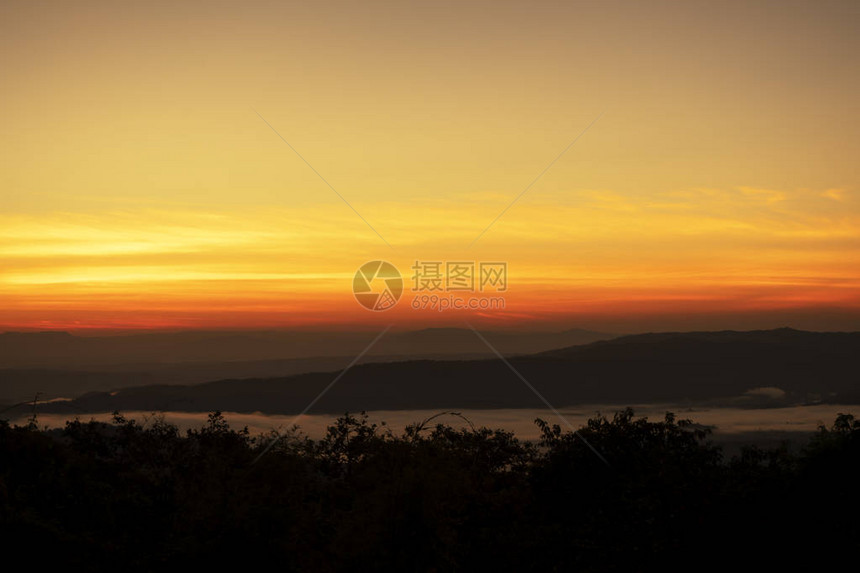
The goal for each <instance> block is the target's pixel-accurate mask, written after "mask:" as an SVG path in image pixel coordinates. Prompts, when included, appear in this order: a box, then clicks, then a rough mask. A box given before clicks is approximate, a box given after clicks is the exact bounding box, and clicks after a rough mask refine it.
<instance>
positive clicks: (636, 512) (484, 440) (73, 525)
mask: <svg viewBox="0 0 860 573" xmlns="http://www.w3.org/2000/svg"><path fill="white" fill-rule="evenodd" d="M538 423H539V424H540V425H541V426H542V429H543V440H542V442H541V443H540V444H528V443H523V442H520V441H518V440H516V439H515V438H514V437H513V436H512V435H511V434H509V433H506V432H502V431H493V430H488V429H477V430H474V431H468V430H454V429H451V428H449V427H446V426H441V425H439V426H433V425H432V422H431V423H428V424H425V425H424V426H423V427H422V426H413V427H410V428H408V429H407V430H406V432H405V433H404V434H402V435H393V434H391V433H390V432H389V431H388V430H387V429H386V428H385V426H374V425H370V424H368V423H367V422H366V421H365V420H364V419H363V418H362V417H358V418H356V417H352V416H345V417H343V418H341V419H339V420H338V422H337V423H336V425H334V426H332V427H331V428H330V429H329V432H328V435H327V437H326V438H324V439H323V440H319V441H310V440H306V439H299V438H297V437H295V436H289V437H286V438H284V439H282V440H280V441H279V442H278V444H277V445H276V446H275V447H274V448H272V449H271V450H269V451H268V452H267V453H266V454H265V455H263V456H262V457H261V458H260V459H259V461H257V462H256V463H255V461H254V460H255V458H256V457H257V456H258V454H259V453H260V452H261V451H262V450H263V448H264V447H265V444H266V441H267V440H263V439H259V438H258V439H254V438H252V437H251V436H249V435H248V433H247V431H235V430H232V429H230V428H229V427H228V426H227V425H226V423H225V422H224V421H223V419H222V418H221V417H220V415H219V414H213V415H212V416H210V422H209V424H208V425H207V426H206V427H204V428H202V429H200V430H198V431H191V432H188V433H187V434H186V435H181V434H180V433H179V431H178V430H177V429H176V428H175V427H173V426H170V425H168V424H166V423H164V422H158V421H155V422H152V421H150V422H149V423H148V424H146V425H145V426H141V425H140V424H138V423H136V422H134V421H129V420H125V419H123V418H122V417H120V416H117V417H116V420H115V423H114V424H110V425H108V424H101V423H96V422H90V423H80V422H75V423H69V424H68V425H67V426H66V428H65V429H63V430H53V431H40V430H37V429H36V428H35V427H32V426H31V427H11V426H9V425H8V424H6V423H2V422H0V530H2V531H0V535H2V540H3V546H4V548H5V551H4V554H5V555H6V557H7V558H8V557H9V556H10V555H11V554H17V555H19V556H21V557H23V558H25V560H26V561H27V562H28V563H30V564H31V565H34V566H36V567H37V569H42V568H44V567H46V566H48V565H57V566H61V567H64V568H66V569H68V570H108V569H111V570H132V571H155V570H165V569H167V570H173V569H178V568H180V567H187V568H192V569H191V570H200V569H202V568H203V567H217V568H219V569H221V568H223V567H225V566H227V565H228V564H241V565H243V566H244V567H252V566H256V565H270V566H274V567H276V569H277V570H278V571H323V572H324V571H342V570H349V571H371V570H385V571H622V570H623V571H643V570H658V569H659V570H676V569H685V570H692V571H701V570H716V569H725V568H733V569H738V568H740V570H762V571H765V570H776V569H779V568H781V569H782V570H784V571H796V570H822V569H824V568H826V566H827V564H828V563H838V562H840V561H842V562H843V563H845V564H852V563H853V565H850V566H851V567H853V566H854V565H856V559H857V555H858V549H860V522H858V504H860V494H858V491H860V489H858V477H860V471H858V470H860V423H858V422H857V421H854V420H853V418H852V417H850V416H840V417H839V418H838V419H837V420H836V422H835V423H834V425H833V426H832V427H831V428H829V429H824V428H822V429H821V430H820V431H819V432H818V433H817V434H816V435H815V436H812V437H811V438H810V441H809V444H808V445H807V447H806V448H804V449H803V450H802V451H801V452H800V453H792V452H790V451H789V450H787V449H777V450H769V451H762V450H758V449H747V450H745V451H744V452H743V453H742V454H741V455H740V456H736V457H733V458H732V459H723V454H722V452H721V450H720V449H719V448H718V447H716V446H714V445H712V444H711V443H710V442H709V441H708V435H707V432H705V431H703V430H701V429H699V428H698V427H697V426H695V425H693V424H691V423H689V422H686V421H677V420H675V419H674V418H673V417H672V416H671V415H667V417H666V419H665V420H663V421H660V422H649V421H646V420H644V419H635V418H634V416H633V413H632V411H629V410H628V411H625V412H621V413H619V414H616V416H615V417H614V419H612V420H608V419H605V418H597V419H594V420H591V421H590V423H589V425H588V427H586V428H583V429H582V430H581V434H582V436H584V437H585V438H586V439H587V440H588V442H589V443H591V444H592V445H593V446H595V448H597V449H598V450H599V452H600V453H601V454H602V455H603V456H604V457H605V458H606V460H607V461H608V464H609V465H608V466H607V465H606V464H604V462H603V461H601V460H600V458H599V457H598V456H597V455H596V454H595V453H594V452H592V451H591V450H590V449H589V448H588V447H587V446H586V445H585V443H584V442H583V441H582V440H580V439H578V438H577V437H576V436H575V435H574V434H571V433H567V432H561V431H560V430H559V428H557V427H552V426H548V425H546V424H543V423H542V422H538ZM841 558H845V559H848V561H843V560H842V559H841Z"/></svg>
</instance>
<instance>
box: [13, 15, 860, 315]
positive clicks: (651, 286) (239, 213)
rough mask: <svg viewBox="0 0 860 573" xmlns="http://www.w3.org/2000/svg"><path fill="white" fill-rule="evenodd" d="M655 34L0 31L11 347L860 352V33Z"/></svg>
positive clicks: (398, 18)
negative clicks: (337, 345)
mask: <svg viewBox="0 0 860 573" xmlns="http://www.w3.org/2000/svg"><path fill="white" fill-rule="evenodd" d="M643 4H644V3H638V2H606V3H598V4H594V3H587V4H586V3H576V2H543V3H541V2H537V3H534V2H530V3H525V2H492V3H490V2H485V3H480V2H478V3H446V2H433V3H414V4H409V5H408V6H407V4H406V3H380V2H371V3H361V4H360V5H359V4H357V3H333V4H326V6H325V7H322V6H314V5H307V6H289V5H287V4H286V3H283V2H247V3H242V4H241V5H235V4H232V3H222V2H214V3H213V2H207V3H203V2H171V3H167V2H152V3H148V4H146V5H145V6H137V7H132V6H131V5H123V6H118V5H115V3H108V2H86V3H82V4H78V5H76V6H72V5H70V4H67V3H62V2H55V3H50V2H48V3H38V4H37V3H31V2H5V3H3V5H2V7H0V66H2V69H3V70H4V73H3V77H2V79H0V82H2V84H3V90H2V91H0V103H2V106H0V114H2V118H0V119H2V121H0V130H2V132H3V137H2V140H0V147H2V149H0V154H2V157H3V162H2V164H0V263H2V266H0V297H2V298H0V300H2V304H0V329H10V330H11V329H32V328H38V329H47V328H63V329H100V328H173V327H183V328H185V327H188V328H208V327H241V328H245V327H300V328H308V327H313V328H335V327H349V328H376V327H378V326H379V325H382V324H388V323H391V322H393V323H395V324H397V325H398V326H399V327H402V328H407V327H408V328H414V327H422V326H428V325H437V324H461V323H462V320H463V319H464V318H467V319H469V320H470V321H471V322H473V323H476V324H480V325H485V326H488V327H489V326H493V327H499V328H520V327H522V328H528V327H540V328H554V327H573V326H580V327H588V328H594V329H604V330H615V331H639V330H650V329H663V328H754V327H771V326H780V325H784V324H790V325H793V326H797V327H804V328H816V329H828V328H834V329H857V328H860V297H858V294H860V291H858V286H860V264H858V263H860V197H858V171H857V168H856V160H857V157H858V156H860V135H858V134H860V131H858V127H860V109H858V104H857V98H856V94H857V93H858V88H860V72H858V70H860V66H858V54H860V40H858V36H857V34H856V29H857V24H860V6H858V4H857V3H856V2H790V3H785V2H743V3H741V2H737V3H734V2H728V3H725V2H723V3H715V2H709V3H705V2H683V3H681V2H658V3H653V4H652V3H648V7H647V8H646V7H644V6H643ZM254 110H256V112H259V114H260V115H262V116H263V117H264V118H265V119H266V121H268V122H269V123H271V125H272V126H273V127H274V128H275V129H277V131H278V132H279V133H280V134H281V135H282V136H283V137H284V138H285V139H286V140H287V141H289V142H290V144H291V145H293V146H294V147H295V148H296V149H297V150H298V151H299V152H300V153H301V154H302V156H303V157H304V158H305V159H306V160H307V161H308V162H309V163H310V164H311V165H312V166H313V167H314V169H316V170H317V171H318V172H319V173H320V174H321V175H322V176H323V177H324V178H325V179H326V180H327V181H328V182H329V183H330V184H331V185H332V186H333V187H334V188H335V189H337V190H338V192H340V193H341V194H342V195H343V197H344V198H345V199H346V200H347V201H348V202H349V203H350V204H351V205H352V206H353V207H354V208H355V209H356V210H357V211H358V212H359V213H361V214H362V216H364V217H365V218H366V219H367V221H368V222H369V223H370V224H371V225H372V226H373V227H374V228H375V229H376V230H377V231H378V232H379V233H380V234H381V235H382V236H383V237H384V238H385V240H386V241H387V242H388V243H390V245H391V248H390V247H389V246H388V245H386V244H385V242H383V241H382V240H381V239H380V238H379V237H378V236H377V235H376V234H375V233H374V232H373V231H372V230H371V229H370V228H369V227H368V225H367V224H366V223H365V222H364V221H362V220H361V218H359V217H358V216H357V215H356V213H355V212H353V211H352V210H351V209H350V208H349V207H348V206H347V205H346V204H345V203H344V202H343V201H341V199H339V198H338V197H337V195H336V194H335V193H334V192H333V191H332V190H331V189H330V188H329V187H328V186H327V185H326V183H325V182H323V181H322V180H320V178H319V177H318V176H317V175H316V174H315V173H314V171H313V170H312V169H311V168H310V167H308V165H307V164H305V163H304V162H303V161H302V160H301V159H300V158H299V157H297V156H296V155H295V154H294V153H293V151H291V150H290V148H289V147H288V146H287V145H286V144H285V143H284V142H283V141H282V140H281V139H279V137H278V135H276V134H275V133H274V132H273V131H272V130H271V129H270V128H269V127H268V126H267V125H266V124H265V123H264V122H263V121H262V120H261V119H260V117H258V115H257V113H255V111H254ZM604 112H605V113H604ZM601 113H604V115H603V116H601V117H600V119H599V121H597V122H596V123H595V124H594V125H593V127H592V128H591V129H590V130H589V131H588V132H587V133H585V134H584V135H583V136H582V138H581V139H580V140H578V141H577V142H576V144H575V145H574V146H573V147H571V148H570V150H569V151H568V152H567V153H566V154H565V155H563V156H562V157H561V158H560V159H559V160H558V161H557V162H556V163H554V164H553V165H552V167H551V168H550V169H549V170H547V171H546V173H545V174H544V175H543V176H541V177H540V179H539V180H538V181H537V182H536V183H535V184H534V185H533V186H532V187H531V188H529V190H528V192H527V193H526V194H525V195H523V196H522V198H521V199H520V200H519V201H518V202H517V203H516V204H515V205H514V206H513V207H511V208H510V209H509V210H508V211H507V212H506V213H505V214H504V215H503V216H502V217H501V218H500V219H499V220H498V221H497V222H496V223H495V224H494V225H493V226H492V227H491V228H490V230H489V231H487V233H486V234H485V235H484V236H483V237H481V239H480V240H479V241H478V242H477V243H476V244H475V245H474V246H473V247H471V248H470V247H469V244H470V243H471V242H472V241H473V240H474V239H475V237H476V236H477V235H478V234H479V233H480V232H481V231H482V230H483V229H484V228H485V227H486V226H487V225H488V224H490V222H491V221H493V219H494V218H495V217H496V216H497V215H498V214H499V213H500V212H501V211H502V210H503V209H505V208H506V207H507V206H508V205H509V204H510V203H511V201H513V200H514V198H515V197H517V195H518V194H519V193H521V192H522V191H523V190H524V189H525V188H526V187H527V186H528V185H529V183H531V182H532V181H533V180H534V179H535V178H536V177H538V175H539V174H540V173H541V172H542V171H543V170H544V168H546V167H547V165H548V164H550V162H551V161H552V160H553V159H554V158H556V156H557V155H558V154H559V153H560V152H561V151H562V150H563V149H564V148H565V147H566V146H567V145H568V144H569V143H570V142H571V141H572V140H573V139H574V138H575V137H576V136H577V135H578V134H580V133H581V132H582V131H583V129H585V128H586V126H588V125H589V124H590V123H591V122H592V121H593V120H594V119H595V118H596V117H598V116H600V114H601ZM375 259H386V260H389V261H391V262H392V263H394V264H395V265H396V266H397V267H398V268H400V270H401V272H403V273H404V275H407V277H406V278H407V281H406V282H407V284H408V283H409V282H410V281H409V277H408V274H409V273H410V270H409V268H410V267H411V265H412V264H413V262H414V261H415V260H416V259H420V260H429V261H433V260H439V261H446V260H476V261H506V262H507V263H508V268H509V289H508V291H507V292H506V293H505V294H504V296H505V302H506V308H505V310H503V311H497V310H496V311H491V312H490V311H488V312H481V313H476V312H466V311H459V312H448V313H438V312H430V311H414V310H412V309H411V308H409V301H410V299H411V296H412V293H411V292H409V291H408V289H407V292H406V294H405V295H404V298H403V299H402V300H401V301H400V303H399V304H398V306H397V307H395V308H394V309H393V310H390V311H386V312H382V313H372V312H369V311H366V310H365V309H363V308H362V307H361V306H359V305H358V304H357V303H356V301H355V300H354V299H353V296H352V292H351V283H352V276H353V273H354V272H355V270H356V269H357V268H358V267H359V266H360V265H361V264H362V263H364V262H365V261H368V260H375Z"/></svg>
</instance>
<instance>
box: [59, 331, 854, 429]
mask: <svg viewBox="0 0 860 573" xmlns="http://www.w3.org/2000/svg"><path fill="white" fill-rule="evenodd" d="M858 357H860V333H817V332H804V331H797V330H791V329H777V330H769V331H752V332H734V331H725V332H689V333H659V334H644V335H634V336H625V337H622V338H618V339H615V340H612V341H606V342H595V343H592V344H588V345H584V346H578V347H571V348H566V349H562V350H556V351H551V352H544V353H541V354H536V355H530V356H520V357H514V358H511V359H510V362H511V363H512V364H513V365H514V366H515V367H516V368H517V370H519V371H520V372H521V373H522V374H523V375H524V376H525V377H526V378H527V379H528V380H529V381H530V382H531V383H533V384H534V385H535V386H536V387H538V388H539V390H540V391H541V392H542V393H543V394H544V395H545V396H546V397H547V399H549V400H550V402H552V403H553V404H554V405H556V406H558V407H561V406H569V405H576V404H594V403H647V402H663V401H666V402H675V403H678V402H694V403H711V404H736V405H743V404H750V405H752V404H753V403H755V404H756V405H761V404H760V403H759V402H756V400H759V398H755V397H753V396H750V395H747V394H746V393H747V392H748V391H750V390H752V389H756V388H762V387H775V388H779V389H780V390H781V391H782V392H784V396H781V397H777V398H768V399H766V400H768V401H769V402H770V403H772V404H774V405H776V404H790V403H793V404H797V403H805V402H808V401H827V402H835V403H857V402H858V401H860V383H858V379H857V376H856V372H857V366H858ZM335 375H336V374H335V373H332V372H328V373H312V374H302V375H297V376H289V377H281V378H268V379H261V378H255V379H245V380H219V381H215V382H210V383H206V384H201V385H196V386H144V387H137V388H128V389H125V390H120V391H117V392H115V393H91V394H87V395H85V396H81V397H80V398H78V399H77V400H74V401H72V402H69V403H68V404H65V405H63V406H62V408H63V411H68V410H67V409H68V408H69V407H71V408H75V409H77V410H78V411H80V412H96V411H99V412H105V411H113V410H120V411H127V410H182V411H212V410H217V409H221V410H231V411H240V412H253V411H260V412H264V413H271V414H275V413H278V414H290V413H297V412H299V411H301V410H302V409H303V408H304V407H305V406H306V405H307V404H308V403H309V402H310V401H311V400H312V399H313V398H314V397H315V396H317V394H319V392H320V391H321V390H322V389H323V388H324V387H325V386H326V385H327V384H328V383H329V382H330V381H331V380H332V379H333V378H334V376H335ZM777 392H778V391H777ZM541 405H542V404H541V403H540V402H539V401H538V400H537V398H535V396H534V395H533V394H532V393H531V392H530V391H529V390H528V389H527V388H526V387H525V386H524V385H523V384H522V382H521V381H520V380H518V379H517V378H516V377H515V376H514V375H513V374H512V373H511V372H510V371H509V370H508V369H507V367H506V366H505V365H504V364H503V363H502V362H501V361H499V360H498V359H487V360H466V361H450V360H445V361H443V360H419V361H407V362H397V363H374V364H363V365H359V366H356V367H354V368H353V369H352V370H350V371H349V372H348V373H347V374H346V375H344V376H343V377H342V379H341V380H340V381H339V382H338V384H337V385H336V386H335V387H334V388H333V389H332V390H331V391H330V392H329V393H328V394H327V395H326V396H325V398H324V399H323V400H321V401H320V402H319V403H318V404H317V406H316V407H315V408H314V412H327V413H340V412H343V411H347V410H350V411H357V410H362V409H363V410H380V409H424V408H520V407H524V408H531V407H540V406H541ZM45 408H46V409H50V408H51V405H46V406H45ZM55 408H56V409H57V410H56V411H61V410H60V407H59V406H55Z"/></svg>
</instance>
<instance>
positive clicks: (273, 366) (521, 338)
mask: <svg viewBox="0 0 860 573" xmlns="http://www.w3.org/2000/svg"><path fill="white" fill-rule="evenodd" d="M484 335H485V336H486V337H487V338H488V339H489V340H490V341H491V342H492V344H493V345H494V346H496V348H498V349H499V350H500V351H501V352H503V353H505V354H507V355H516V354H528V353H533V352H540V351H543V350H549V349H552V348H561V347H564V346H570V345H574V344H584V343H587V342H593V341H595V340H601V339H607V338H611V337H612V336H613V335H609V334H603V333H598V332H591V331H587V330H576V329H572V330H566V331H562V332H537V333H526V332H486V333H484ZM375 336H376V332H328V333H326V332H280V331H271V332H262V331H261V332H254V331H247V332H214V331H209V332H207V331H201V332H173V333H149V334H134V335H119V336H116V335H115V336H95V337H83V336H75V335H72V334H69V333H66V332H35V333H20V332H7V333H4V334H0V401H5V402H7V403H14V402H20V401H23V400H27V399H32V397H33V395H34V393H35V392H37V391H38V392H42V393H43V395H44V397H45V398H48V399H50V398H57V397H66V398H73V397H76V396H79V395H81V394H83V393H86V392H92V391H107V390H116V389H121V388H126V387H129V386H140V385H146V384H199V383H202V382H209V381H212V380H217V379H221V378H271V377H276V376H281V377H282V376H290V375H294V374H301V373H306V372H329V371H335V370H337V369H339V368H343V367H345V366H346V365H347V364H349V363H350V362H351V361H352V359H353V358H354V357H355V356H356V355H357V354H359V353H360V352H361V351H362V350H363V349H364V348H365V347H366V346H367V344H368V343H369V342H370V341H371V340H372V339H373V338H374V337H375ZM490 356H492V353H491V352H490V351H489V350H488V349H487V347H486V346H485V345H484V344H483V343H482V342H481V341H480V340H479V339H478V338H476V337H475V334H474V333H473V332H472V331H470V330H468V329H457V328H430V329H425V330H418V331H407V332H389V333H388V334H386V336H384V337H383V338H382V339H381V340H380V341H379V342H378V343H377V344H376V345H374V347H373V348H372V349H371V351H370V352H368V354H367V355H366V356H365V357H364V358H363V359H362V362H370V361H376V362H389V361H397V360H405V359H417V358H427V359H457V360H461V359H477V358H486V357H490Z"/></svg>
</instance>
